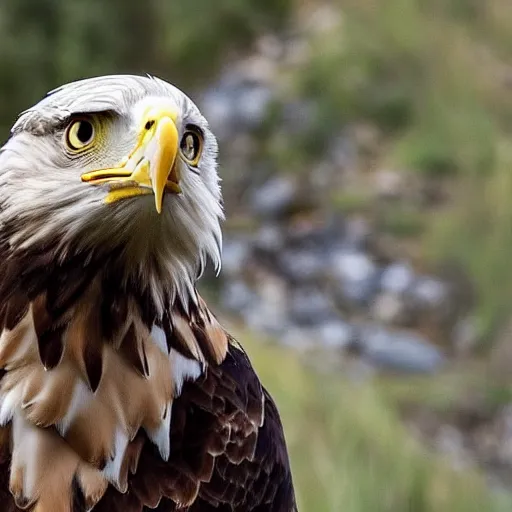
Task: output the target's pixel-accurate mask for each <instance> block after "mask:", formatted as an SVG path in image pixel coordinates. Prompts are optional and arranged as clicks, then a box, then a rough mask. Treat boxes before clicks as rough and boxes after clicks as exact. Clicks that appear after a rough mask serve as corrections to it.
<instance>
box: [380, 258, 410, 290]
mask: <svg viewBox="0 0 512 512" xmlns="http://www.w3.org/2000/svg"><path fill="white" fill-rule="evenodd" d="M414 278H415V275H414V271H413V270H412V268H411V266H410V265H408V264H407V263H392V264H391V265H389V266H388V267H386V268H385V269H384V270H383V272H382V275H381V278H380V287H381V289H382V290H383V291H384V292H387V293H393V294H402V293H405V291H406V290H408V289H409V288H410V287H411V286H412V284H413V282H414Z"/></svg>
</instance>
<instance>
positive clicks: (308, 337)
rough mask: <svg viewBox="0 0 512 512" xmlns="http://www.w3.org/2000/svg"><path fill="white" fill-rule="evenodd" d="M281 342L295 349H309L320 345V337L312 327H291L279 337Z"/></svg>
mask: <svg viewBox="0 0 512 512" xmlns="http://www.w3.org/2000/svg"><path fill="white" fill-rule="evenodd" d="M279 342H280V343H281V344H283V345H285V346H286V347H290V348H293V349H295V350H309V349H312V348H316V347H318V338H317V336H316V335H315V332H314V331H313V330H312V329H304V328H300V327H291V328H289V329H287V330H286V332H284V333H283V335H282V336H281V337H280V338H279Z"/></svg>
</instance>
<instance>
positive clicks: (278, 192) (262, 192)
mask: <svg viewBox="0 0 512 512" xmlns="http://www.w3.org/2000/svg"><path fill="white" fill-rule="evenodd" d="M296 194H297V186H296V184H295V182H294V181H293V180H292V179H290V178H289V177H288V176H276V177H274V178H271V179H270V180H268V181H267V182H266V183H264V184H263V185H261V186H260V187H258V188H257V189H256V190H255V191H254V193H253V194H252V197H251V198H250V207H251V209H252V211H253V213H255V214H256V215H260V216H262V217H276V216H279V215H281V214H283V213H284V212H286V210H287V209H288V208H289V207H290V206H291V205H292V203H293V201H294V199H295V197H296Z"/></svg>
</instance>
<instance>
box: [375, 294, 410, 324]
mask: <svg viewBox="0 0 512 512" xmlns="http://www.w3.org/2000/svg"><path fill="white" fill-rule="evenodd" d="M371 313H372V317H373V318H374V319H375V320H376V321H378V322H383V323H385V324H404V323H405V322H406V320H407V308H406V305H405V303H404V300H403V298H402V297H400V296H399V295H396V294H394V293H380V294H379V295H377V297H375V299H374V300H373V301H372V306H371Z"/></svg>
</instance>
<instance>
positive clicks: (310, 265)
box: [279, 249, 325, 282]
mask: <svg viewBox="0 0 512 512" xmlns="http://www.w3.org/2000/svg"><path fill="white" fill-rule="evenodd" d="M279 266H280V269H281V273H282V274H284V275H285V276H286V277H288V278H289V279H292V280H293V281H295V282H309V281H313V280H315V279H318V278H320V277H321V276H322V275H323V274H324V273H325V258H323V255H322V254H320V253H319V252H318V251H309V250H306V249H303V250H300V249H299V250H291V249H289V250H285V251H283V252H282V253H281V254H280V256H279Z"/></svg>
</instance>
